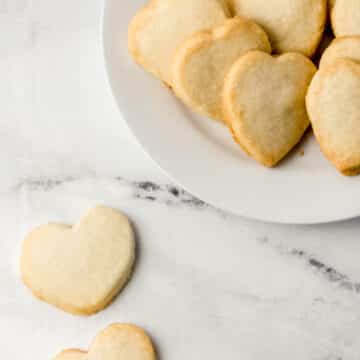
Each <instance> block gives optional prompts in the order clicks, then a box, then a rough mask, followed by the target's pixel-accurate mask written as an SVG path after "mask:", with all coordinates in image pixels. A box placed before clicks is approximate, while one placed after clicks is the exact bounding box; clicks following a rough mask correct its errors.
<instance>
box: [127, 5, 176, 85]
mask: <svg viewBox="0 0 360 360" xmlns="http://www.w3.org/2000/svg"><path fill="white" fill-rule="evenodd" d="M157 2H158V0H149V2H148V4H147V5H144V6H143V7H142V8H140V9H139V11H138V12H137V13H136V14H135V15H134V17H133V18H132V19H131V21H130V24H129V27H128V50H129V53H130V54H131V56H132V57H133V59H134V60H135V62H136V63H137V64H138V65H140V66H141V67H143V68H144V69H145V70H146V71H148V72H149V73H151V74H152V75H153V76H155V77H156V78H158V79H161V80H162V81H164V80H163V79H162V77H161V74H160V73H159V72H158V71H156V70H155V69H153V68H152V67H151V66H148V65H147V62H146V60H145V59H144V58H143V57H142V55H141V52H140V51H139V48H138V44H137V40H136V34H137V33H138V31H139V30H140V29H141V27H142V26H143V24H144V23H145V22H146V20H147V15H148V13H149V12H151V10H152V9H153V8H155V7H156V3H157ZM166 85H170V84H167V83H166Z"/></svg>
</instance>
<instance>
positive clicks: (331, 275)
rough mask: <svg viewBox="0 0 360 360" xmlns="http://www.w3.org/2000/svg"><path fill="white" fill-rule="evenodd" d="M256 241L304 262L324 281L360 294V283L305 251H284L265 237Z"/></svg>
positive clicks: (283, 248) (284, 249)
mask: <svg viewBox="0 0 360 360" xmlns="http://www.w3.org/2000/svg"><path fill="white" fill-rule="evenodd" d="M258 240H259V241H260V242H262V243H266V244H269V245H270V246H272V247H273V248H274V249H276V250H277V251H279V252H280V253H282V254H287V255H291V256H294V257H297V258H299V259H301V260H303V261H305V262H306V263H307V264H308V265H309V266H310V267H311V268H313V269H314V270H316V271H317V272H319V273H320V274H321V275H322V276H323V277H324V278H325V279H326V280H328V281H329V282H331V283H335V284H337V285H338V286H339V287H340V288H342V289H345V290H349V291H353V292H354V293H356V294H360V282H357V281H353V280H351V279H350V278H349V277H348V276H347V275H345V274H343V273H341V272H340V271H338V270H336V269H335V268H334V267H332V266H330V265H327V264H325V263H324V262H322V261H320V260H318V259H317V258H316V257H314V256H313V255H311V254H308V253H307V252H306V251H304V250H301V249H286V248H285V247H283V246H281V245H278V244H276V245H274V244H271V241H270V240H269V239H268V238H267V237H264V238H261V239H258Z"/></svg>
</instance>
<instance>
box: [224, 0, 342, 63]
mask: <svg viewBox="0 0 360 360" xmlns="http://www.w3.org/2000/svg"><path fill="white" fill-rule="evenodd" d="M345 1H346V0H345ZM229 3H230V6H231V7H232V10H233V12H234V13H235V14H237V15H239V16H244V17H247V18H249V19H252V20H254V21H256V22H257V23H258V24H259V25H260V26H262V27H263V29H264V30H265V31H266V32H267V34H268V35H269V38H270V41H271V45H272V47H273V50H274V51H275V52H276V53H284V52H292V51H295V52H300V53H302V54H304V55H306V56H311V55H313V54H314V52H315V51H316V48H317V46H318V45H319V43H320V40H321V37H322V34H323V32H324V27H325V23H326V14H327V1H326V0H290V1H289V0H265V1H264V0H229Z"/></svg>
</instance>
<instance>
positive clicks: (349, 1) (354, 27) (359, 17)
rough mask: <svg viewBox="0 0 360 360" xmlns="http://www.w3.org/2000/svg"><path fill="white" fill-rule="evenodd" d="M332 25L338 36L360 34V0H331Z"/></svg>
mask: <svg viewBox="0 0 360 360" xmlns="http://www.w3.org/2000/svg"><path fill="white" fill-rule="evenodd" d="M329 4H330V17H331V25H332V28H333V31H334V33H335V35H336V36H348V35H360V1H359V0H329Z"/></svg>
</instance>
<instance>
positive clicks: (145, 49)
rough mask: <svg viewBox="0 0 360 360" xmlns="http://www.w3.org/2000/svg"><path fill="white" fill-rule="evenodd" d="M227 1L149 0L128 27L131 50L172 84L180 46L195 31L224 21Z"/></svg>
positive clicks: (144, 64) (156, 73)
mask: <svg viewBox="0 0 360 360" xmlns="http://www.w3.org/2000/svg"><path fill="white" fill-rule="evenodd" d="M229 15H230V13H229V10H228V7H227V5H226V3H225V2H224V0H196V1H194V0H150V2H149V4H148V5H146V6H145V7H144V8H143V9H141V10H140V11H139V12H138V13H137V14H136V15H135V17H134V18H133V20H132V21H131V23H130V26H129V41H128V42H129V51H130V53H131V54H132V56H133V58H134V59H135V61H136V62H137V63H139V64H140V65H141V66H143V67H144V68H145V69H146V70H147V71H149V72H151V73H152V74H154V75H155V76H157V77H159V78H160V79H161V80H163V81H164V82H165V83H167V84H168V85H171V83H172V79H171V63H172V60H173V57H174V53H175V51H176V49H177V47H178V46H179V45H180V44H181V43H182V42H183V41H184V40H185V39H186V38H187V37H188V36H190V35H191V34H193V33H194V32H196V31H199V30H203V29H207V28H211V27H213V26H217V25H220V24H222V23H223V22H224V21H225V19H226V18H228V17H229Z"/></svg>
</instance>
